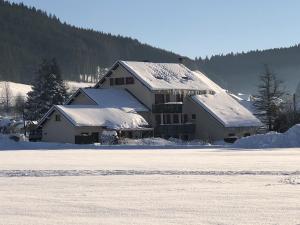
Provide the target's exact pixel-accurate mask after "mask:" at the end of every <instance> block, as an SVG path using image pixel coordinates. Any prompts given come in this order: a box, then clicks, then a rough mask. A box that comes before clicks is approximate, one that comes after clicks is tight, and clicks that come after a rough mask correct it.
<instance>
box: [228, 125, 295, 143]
mask: <svg viewBox="0 0 300 225" xmlns="http://www.w3.org/2000/svg"><path fill="white" fill-rule="evenodd" d="M232 147H235V148H291V147H300V124H296V125H295V126H293V127H292V128H290V129H289V130H288V131H286V132H285V133H276V132H269V133H267V134H258V135H254V136H249V137H245V138H242V139H239V140H237V141H236V142H235V143H234V144H233V145H232Z"/></svg>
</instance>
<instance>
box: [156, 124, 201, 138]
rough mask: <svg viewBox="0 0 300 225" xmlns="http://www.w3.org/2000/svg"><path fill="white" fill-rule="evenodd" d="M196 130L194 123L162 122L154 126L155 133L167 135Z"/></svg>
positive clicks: (188, 132) (190, 132)
mask: <svg viewBox="0 0 300 225" xmlns="http://www.w3.org/2000/svg"><path fill="white" fill-rule="evenodd" d="M195 130H196V124H193V123H184V124H163V125H158V126H156V127H155V128H154V133H155V134H167V135H178V134H193V133H195Z"/></svg>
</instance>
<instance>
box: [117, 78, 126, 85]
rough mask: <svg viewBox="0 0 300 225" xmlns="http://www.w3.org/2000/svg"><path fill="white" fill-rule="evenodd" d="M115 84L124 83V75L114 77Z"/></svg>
mask: <svg viewBox="0 0 300 225" xmlns="http://www.w3.org/2000/svg"><path fill="white" fill-rule="evenodd" d="M115 84H116V85H123V84H124V77H120V78H115Z"/></svg>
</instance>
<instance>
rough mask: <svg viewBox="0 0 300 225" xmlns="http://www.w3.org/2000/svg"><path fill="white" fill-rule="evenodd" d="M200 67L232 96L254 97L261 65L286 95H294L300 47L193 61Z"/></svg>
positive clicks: (261, 70) (299, 62) (299, 66)
mask: <svg viewBox="0 0 300 225" xmlns="http://www.w3.org/2000/svg"><path fill="white" fill-rule="evenodd" d="M196 61H197V64H198V65H199V67H200V68H201V69H202V70H203V71H204V72H206V73H207V74H209V75H210V76H211V77H213V78H214V79H216V80H217V81H218V82H219V83H220V84H222V86H223V87H224V88H227V89H230V90H232V91H235V92H244V93H254V92H256V90H257V84H258V82H259V75H260V74H261V73H262V72H263V68H264V64H268V65H269V67H270V69H271V70H272V71H273V72H274V73H275V74H276V76H277V77H278V78H279V79H280V80H282V81H284V85H285V86H286V91H288V92H291V93H292V92H294V91H295V89H296V86H297V84H298V82H299V81H300V46H299V45H297V46H293V47H290V48H277V49H270V50H264V51H251V52H247V53H240V54H228V55H225V56H223V55H221V56H218V55H216V56H213V57H211V58H210V59H201V58H199V59H196Z"/></svg>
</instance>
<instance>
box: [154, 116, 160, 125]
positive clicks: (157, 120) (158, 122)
mask: <svg viewBox="0 0 300 225" xmlns="http://www.w3.org/2000/svg"><path fill="white" fill-rule="evenodd" d="M155 122H156V124H161V116H160V114H158V115H155Z"/></svg>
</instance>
